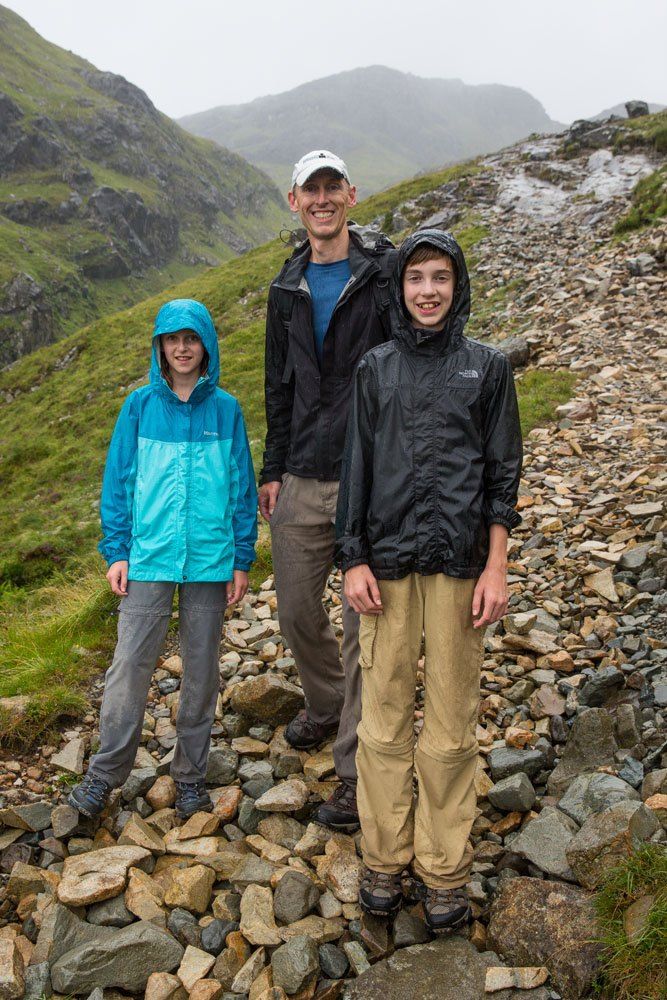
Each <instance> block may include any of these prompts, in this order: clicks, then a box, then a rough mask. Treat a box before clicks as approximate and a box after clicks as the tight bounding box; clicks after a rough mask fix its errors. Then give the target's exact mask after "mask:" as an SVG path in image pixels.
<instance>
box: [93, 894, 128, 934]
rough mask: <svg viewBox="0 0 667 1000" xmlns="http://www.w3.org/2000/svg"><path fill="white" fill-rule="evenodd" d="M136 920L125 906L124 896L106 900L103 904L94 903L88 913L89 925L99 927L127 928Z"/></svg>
mask: <svg viewBox="0 0 667 1000" xmlns="http://www.w3.org/2000/svg"><path fill="white" fill-rule="evenodd" d="M136 919H137V918H136V917H135V916H134V914H133V913H130V911H129V910H128V908H127V906H126V905H125V897H124V896H123V895H120V896H115V897H114V898H113V899H105V900H103V901H102V902H101V903H93V905H92V906H89V907H88V910H87V912H86V920H87V921H88V923H89V924H94V925H95V926H97V927H127V925H128V924H131V923H133V922H134V921H135V920H136Z"/></svg>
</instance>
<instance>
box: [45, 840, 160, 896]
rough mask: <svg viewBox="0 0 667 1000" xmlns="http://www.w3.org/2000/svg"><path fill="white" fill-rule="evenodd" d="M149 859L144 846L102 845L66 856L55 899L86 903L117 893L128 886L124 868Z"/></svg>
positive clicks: (137, 864)
mask: <svg viewBox="0 0 667 1000" xmlns="http://www.w3.org/2000/svg"><path fill="white" fill-rule="evenodd" d="M148 858H152V855H151V852H150V851H149V850H148V849H147V848H145V847H135V846H132V845H126V846H124V847H105V848H102V850H100V851H88V852H87V853H86V854H77V855H75V856H74V857H69V858H66V859H65V864H64V866H63V877H62V881H61V882H60V885H59V886H58V899H59V900H60V902H61V903H66V904H67V906H88V905H89V904H90V903H99V902H101V901H102V900H103V899H112V898H113V897H114V896H119V895H120V893H121V892H123V891H124V890H125V887H126V885H127V871H128V868H130V867H135V866H139V865H140V864H141V863H142V862H143V861H146V860H147V859H148Z"/></svg>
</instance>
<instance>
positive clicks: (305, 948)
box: [271, 934, 320, 994]
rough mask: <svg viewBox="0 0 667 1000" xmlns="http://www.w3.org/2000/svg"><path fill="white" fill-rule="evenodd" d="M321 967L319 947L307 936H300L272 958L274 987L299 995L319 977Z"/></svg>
mask: <svg viewBox="0 0 667 1000" xmlns="http://www.w3.org/2000/svg"><path fill="white" fill-rule="evenodd" d="M319 967H320V962H319V955H318V951H317V945H316V944H315V942H314V941H313V939H312V938H311V937H308V935H306V934H298V935H297V936H296V937H293V938H290V940H289V941H287V942H286V943H285V944H283V945H281V946H280V947H279V948H276V950H275V951H274V953H273V955H272V956H271V970H272V972H273V985H274V986H282V988H283V989H284V990H285V992H286V993H288V994H291V993H298V992H299V990H301V989H303V988H304V987H305V986H307V985H308V984H309V983H310V982H312V980H313V979H314V978H315V976H316V975H317V972H318V970H319Z"/></svg>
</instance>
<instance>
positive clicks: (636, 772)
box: [618, 757, 644, 788]
mask: <svg viewBox="0 0 667 1000" xmlns="http://www.w3.org/2000/svg"><path fill="white" fill-rule="evenodd" d="M618 776H619V778H621V780H622V781H627V783H628V784H629V785H632V787H633V788H639V786H640V785H641V783H642V781H643V780H644V765H643V764H642V762H641V761H639V760H635V758H634V757H626V758H625V760H624V761H623V767H622V768H621V769H620V771H619V772H618Z"/></svg>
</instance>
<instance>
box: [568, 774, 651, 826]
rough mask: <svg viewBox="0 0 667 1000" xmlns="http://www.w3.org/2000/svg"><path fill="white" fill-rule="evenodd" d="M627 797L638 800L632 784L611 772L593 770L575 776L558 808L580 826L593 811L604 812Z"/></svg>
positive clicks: (637, 793)
mask: <svg viewBox="0 0 667 1000" xmlns="http://www.w3.org/2000/svg"><path fill="white" fill-rule="evenodd" d="M627 799H634V800H636V801H639V792H637V791H635V789H634V788H633V787H632V785H629V784H628V783H627V781H623V780H622V779H621V778H617V777H615V776H614V775H613V774H605V773H604V772H594V773H593V774H581V775H579V777H578V778H575V779H574V781H573V782H572V784H571V785H570V787H569V788H568V790H567V791H566V792H565V795H563V797H562V799H561V800H560V801H559V803H558V808H559V809H561V810H562V811H563V812H564V813H566V814H567V815H568V816H569V817H570V819H573V820H574V821H575V823H578V824H579V826H581V825H582V823H585V822H586V820H587V819H589V817H591V816H592V815H593V814H594V813H599V812H604V810H605V809H608V808H609V807H610V806H613V805H615V804H616V803H617V802H622V801H624V800H627Z"/></svg>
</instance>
